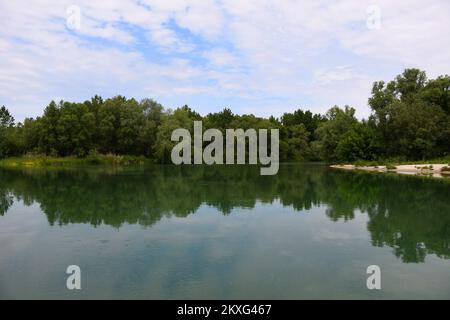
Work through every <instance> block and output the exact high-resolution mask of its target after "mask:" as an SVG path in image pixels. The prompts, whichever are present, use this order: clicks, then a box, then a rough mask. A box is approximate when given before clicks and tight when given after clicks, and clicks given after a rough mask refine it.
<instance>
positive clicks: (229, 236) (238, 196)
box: [0, 165, 450, 299]
mask: <svg viewBox="0 0 450 320" xmlns="http://www.w3.org/2000/svg"><path fill="white" fill-rule="evenodd" d="M69 265H78V266H79V267H80V268H81V286H82V289H81V290H79V291H76V290H74V291H69V290H68V289H67V288H66V278H67V277H68V275H67V274H66V273H65V272H66V268H67V266H69ZM369 265H378V266H379V267H380V268H381V286H382V289H381V290H368V289H367V286H366V279H367V277H368V276H369V275H368V274H366V268H367V267H368V266H369ZM0 298H2V299H15V298H44V299H46V298H58V299H60V298H61V299H78V298H101V299H104V298H120V299H121V298H139V299H194V298H204V299H216V298H218V299H303V298H310V299H314V298H326V299H338V298H342V299H353V298H364V299H365V298H368V299H384V298H447V299H448V298H450V181H445V180H438V179H436V180H434V179H431V178H415V177H405V176H397V175H388V174H372V173H355V172H344V171H335V170H330V169H327V168H326V167H325V166H322V165H282V166H281V167H280V171H279V173H278V175H276V176H260V175H259V169H258V168H255V167H245V166H236V167H234V166H233V167H228V166H220V167H203V166H189V167H175V166H155V167H149V168H145V169H144V168H135V169H133V168H128V169H121V170H119V169H93V168H91V169H76V170H64V171H61V170H31V171H23V170H4V169H2V170H0Z"/></svg>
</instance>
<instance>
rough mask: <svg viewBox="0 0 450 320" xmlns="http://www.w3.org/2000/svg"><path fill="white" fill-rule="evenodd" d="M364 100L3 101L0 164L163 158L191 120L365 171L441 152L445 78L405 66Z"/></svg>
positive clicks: (285, 153)
mask: <svg viewBox="0 0 450 320" xmlns="http://www.w3.org/2000/svg"><path fill="white" fill-rule="evenodd" d="M368 105H369V106H370V109H371V113H370V115H368V117H367V118H365V119H362V120H360V119H358V118H357V117H356V110H355V108H353V107H351V106H348V105H346V106H344V107H340V106H334V107H332V108H330V109H329V110H328V112H326V113H325V114H319V113H317V114H316V113H313V112H311V111H309V110H308V111H304V110H302V109H297V110H296V111H293V112H287V113H284V114H283V115H281V116H280V117H274V116H270V117H259V116H255V115H253V114H235V113H233V112H232V111H231V109H229V108H224V109H223V110H222V111H219V112H212V113H208V114H206V115H201V114H199V113H198V112H196V111H194V110H193V109H191V108H190V107H189V106H187V105H185V106H183V107H179V108H177V109H174V110H173V109H170V108H166V107H164V106H162V105H161V104H159V103H158V102H156V101H155V100H152V99H142V100H140V101H138V100H136V99H134V98H126V97H123V96H115V97H112V98H108V99H103V98H102V97H99V96H97V95H96V96H94V97H93V98H91V99H90V100H86V101H84V102H69V101H60V102H55V101H51V102H50V103H49V104H48V105H47V106H46V107H45V108H44V111H43V114H42V115H40V116H38V117H36V118H26V119H24V121H22V122H16V121H15V119H14V117H13V116H12V114H11V113H10V112H9V110H8V109H7V108H6V107H5V106H2V107H0V159H5V160H2V161H1V163H3V166H19V165H22V166H70V165H71V166H74V165H84V164H102V163H103V164H110V165H111V164H112V165H127V164H136V163H137V164H141V163H145V162H147V161H148V162H151V163H160V164H170V163H172V161H171V152H172V150H173V148H174V146H175V145H176V144H177V142H173V141H171V135H172V133H173V132H174V130H176V129H180V128H183V129H186V130H188V131H189V132H190V134H191V135H192V133H193V132H194V123H195V122H196V121H201V122H202V124H203V129H204V130H205V131H206V130H208V129H218V130H219V131H220V132H222V134H224V132H225V131H226V129H244V130H248V129H254V130H257V131H258V130H260V129H267V130H271V129H278V130H279V142H280V143H279V161H280V163H286V162H310V161H320V162H326V163H330V164H341V163H342V164H355V165H356V166H359V163H363V165H361V166H360V167H363V166H366V164H364V163H365V162H367V163H371V162H374V163H377V164H376V165H370V164H369V165H368V166H369V167H374V168H371V169H372V170H373V169H376V168H375V167H376V166H379V165H384V164H382V163H379V162H382V161H385V160H383V159H396V160H395V162H396V164H408V162H410V163H409V164H421V163H422V164H430V159H449V158H450V76H448V75H445V76H439V77H437V78H435V79H428V78H427V76H426V74H425V72H424V71H421V70H419V69H406V70H405V71H404V72H403V73H402V74H400V75H398V76H397V77H395V79H393V80H391V81H389V82H387V83H386V82H384V81H378V82H375V83H374V84H373V86H372V92H371V95H370V96H369V98H368ZM203 143H204V145H203V147H204V146H206V145H207V144H208V143H205V142H203ZM41 155H42V156H41ZM391 161H394V160H391ZM444 163H447V164H448V163H450V159H449V160H445V162H439V164H444ZM386 171H388V168H386ZM429 171H430V170H429Z"/></svg>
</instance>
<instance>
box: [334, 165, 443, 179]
mask: <svg viewBox="0 0 450 320" xmlns="http://www.w3.org/2000/svg"><path fill="white" fill-rule="evenodd" d="M331 168H335V169H342V170H362V171H371V172H395V173H399V174H410V175H425V176H432V177H436V178H441V177H450V166H449V165H448V164H403V165H397V166H395V167H389V169H388V168H387V167H386V166H365V167H364V166H362V167H360V166H355V165H352V164H345V165H332V166H331ZM444 168H445V169H444ZM443 169H444V170H443Z"/></svg>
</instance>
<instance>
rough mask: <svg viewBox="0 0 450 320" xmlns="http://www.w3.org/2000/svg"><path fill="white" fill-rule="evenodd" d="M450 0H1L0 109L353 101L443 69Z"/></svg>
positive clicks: (271, 110) (280, 109) (285, 106)
mask: <svg viewBox="0 0 450 320" xmlns="http://www.w3.org/2000/svg"><path fill="white" fill-rule="evenodd" d="M449 34H450V1H448V0H429V1H423V0H409V1H392V0H379V1H377V0H372V1H366V0H341V1H321V0H315V1H313V0H311V1H296V0H276V1H275V0H274V1H269V0H239V1H238V0H186V1H180V0H110V1H99V0H78V1H77V0H68V1H66V0H27V1H25V0H16V1H10V0H0V105H5V106H6V107H7V108H8V109H9V110H10V111H11V113H12V114H13V115H14V117H15V118H16V120H19V121H22V120H23V119H24V118H25V117H36V116H38V115H40V114H42V111H43V109H44V108H45V106H46V105H48V103H49V102H50V101H51V100H55V101H60V100H68V101H80V102H81V101H84V100H86V99H90V97H92V96H94V95H96V94H98V95H101V96H102V97H104V98H107V97H112V96H115V95H124V96H126V97H135V98H137V99H142V98H153V99H155V100H157V101H158V102H160V103H162V104H163V105H164V106H165V107H167V108H177V107H180V106H183V105H185V104H187V105H189V106H190V107H191V108H193V109H194V110H196V111H198V112H200V113H201V114H207V113H209V112H216V111H220V110H222V109H223V108H224V107H230V108H231V109H232V110H233V111H234V112H235V113H238V114H244V113H253V114H256V115H258V116H269V115H275V116H280V115H282V114H283V113H284V112H292V111H294V110H296V109H298V108H302V109H304V110H311V111H313V112H320V113H325V112H326V111H327V110H328V109H329V108H330V107H332V106H334V105H340V106H344V105H350V106H353V107H354V108H355V109H356V110H357V116H358V117H359V118H364V117H367V116H368V115H369V114H370V109H369V107H368V106H367V99H368V97H369V96H370V91H371V87H372V83H373V82H374V81H378V80H385V81H389V80H391V79H393V78H394V77H395V76H396V75H397V74H400V73H401V72H402V71H403V70H404V69H405V68H412V67H414V68H420V69H422V70H425V71H426V72H427V75H428V77H429V78H434V77H436V76H438V75H444V74H450V70H449V69H450V37H449Z"/></svg>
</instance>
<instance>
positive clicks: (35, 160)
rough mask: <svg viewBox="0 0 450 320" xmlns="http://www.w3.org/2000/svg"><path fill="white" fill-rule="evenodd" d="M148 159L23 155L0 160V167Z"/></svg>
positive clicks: (133, 162)
mask: <svg viewBox="0 0 450 320" xmlns="http://www.w3.org/2000/svg"><path fill="white" fill-rule="evenodd" d="M149 161H150V160H148V159H146V158H145V157H136V156H119V155H112V154H106V155H102V154H95V155H89V156H86V157H84V158H78V157H50V156H35V155H33V156H23V157H16V158H6V159H1V160H0V167H27V168H34V167H35V168H41V167H77V166H86V165H88V166H92V165H108V166H127V165H143V164H145V163H148V162H149Z"/></svg>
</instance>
